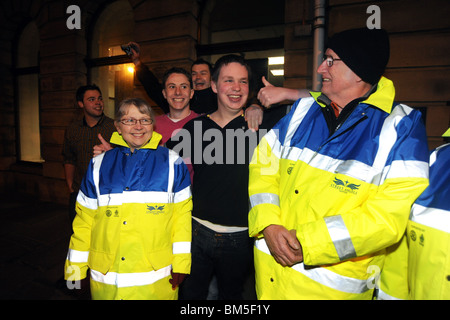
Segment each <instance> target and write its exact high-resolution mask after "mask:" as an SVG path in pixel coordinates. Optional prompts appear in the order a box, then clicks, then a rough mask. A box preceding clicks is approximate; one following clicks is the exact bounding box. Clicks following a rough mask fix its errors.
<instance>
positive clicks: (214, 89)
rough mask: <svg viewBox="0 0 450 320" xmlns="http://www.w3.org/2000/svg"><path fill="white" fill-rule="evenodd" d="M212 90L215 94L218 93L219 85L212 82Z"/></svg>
mask: <svg viewBox="0 0 450 320" xmlns="http://www.w3.org/2000/svg"><path fill="white" fill-rule="evenodd" d="M211 89H212V91H213V92H214V93H217V84H216V83H215V82H214V81H212V80H211Z"/></svg>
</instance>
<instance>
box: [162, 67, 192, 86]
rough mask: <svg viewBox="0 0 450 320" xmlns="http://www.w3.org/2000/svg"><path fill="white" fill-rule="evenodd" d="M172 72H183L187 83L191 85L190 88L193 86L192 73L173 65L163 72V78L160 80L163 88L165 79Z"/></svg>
mask: <svg viewBox="0 0 450 320" xmlns="http://www.w3.org/2000/svg"><path fill="white" fill-rule="evenodd" d="M172 73H179V74H184V75H185V76H186V78H188V80H189V85H190V86H191V88H193V87H194V86H193V84H192V75H191V74H190V73H189V72H187V71H186V69H183V68H178V67H173V68H170V69H169V70H167V71H166V72H165V73H164V76H163V80H162V88H163V89H164V88H165V87H166V82H167V79H168V78H169V76H170V75H171V74H172Z"/></svg>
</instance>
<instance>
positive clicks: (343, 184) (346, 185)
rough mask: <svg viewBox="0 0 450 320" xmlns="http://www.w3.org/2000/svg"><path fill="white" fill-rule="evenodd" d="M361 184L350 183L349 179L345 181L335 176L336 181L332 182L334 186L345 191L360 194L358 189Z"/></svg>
mask: <svg viewBox="0 0 450 320" xmlns="http://www.w3.org/2000/svg"><path fill="white" fill-rule="evenodd" d="M360 186H361V184H354V183H350V182H349V181H348V180H347V181H343V180H341V179H338V178H336V177H334V181H333V183H332V184H331V187H332V188H335V189H337V190H339V191H340V192H343V193H352V194H358V190H359V187H360Z"/></svg>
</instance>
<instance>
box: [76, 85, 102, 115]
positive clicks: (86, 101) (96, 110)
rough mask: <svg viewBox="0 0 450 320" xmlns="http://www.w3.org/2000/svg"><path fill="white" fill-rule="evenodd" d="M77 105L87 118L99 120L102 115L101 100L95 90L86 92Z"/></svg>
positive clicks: (99, 94)
mask: <svg viewBox="0 0 450 320" xmlns="http://www.w3.org/2000/svg"><path fill="white" fill-rule="evenodd" d="M78 105H79V106H80V108H83V111H84V114H85V115H86V116H88V117H92V118H99V117H101V116H102V114H103V107H104V104H103V98H102V94H101V93H100V92H99V91H97V90H87V91H86V92H85V93H84V97H83V101H78Z"/></svg>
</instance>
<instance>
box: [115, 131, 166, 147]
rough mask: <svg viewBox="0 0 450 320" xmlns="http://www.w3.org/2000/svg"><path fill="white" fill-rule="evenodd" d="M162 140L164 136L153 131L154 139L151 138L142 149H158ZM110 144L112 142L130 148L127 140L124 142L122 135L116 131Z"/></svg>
mask: <svg viewBox="0 0 450 320" xmlns="http://www.w3.org/2000/svg"><path fill="white" fill-rule="evenodd" d="M161 139H162V135H161V134H159V133H158V132H156V131H153V134H152V137H151V138H150V140H149V141H148V142H147V143H146V144H145V145H143V146H142V147H141V148H140V149H156V148H157V147H158V144H159V142H160V141H161ZM109 142H111V143H113V144H115V145H118V146H122V147H127V148H129V146H128V144H127V142H126V141H125V140H123V137H122V135H120V134H119V133H118V132H117V131H115V132H114V133H113V134H112V136H111V140H110V141H109Z"/></svg>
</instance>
